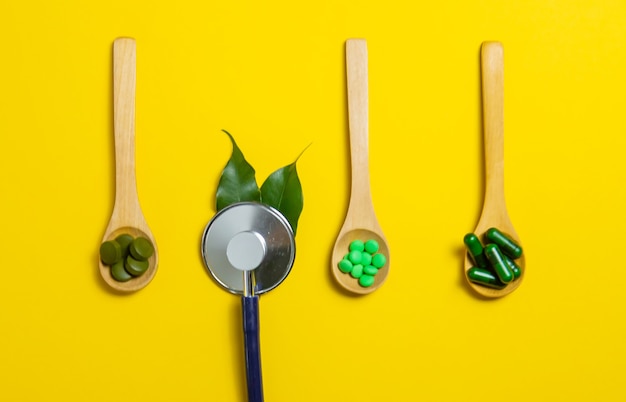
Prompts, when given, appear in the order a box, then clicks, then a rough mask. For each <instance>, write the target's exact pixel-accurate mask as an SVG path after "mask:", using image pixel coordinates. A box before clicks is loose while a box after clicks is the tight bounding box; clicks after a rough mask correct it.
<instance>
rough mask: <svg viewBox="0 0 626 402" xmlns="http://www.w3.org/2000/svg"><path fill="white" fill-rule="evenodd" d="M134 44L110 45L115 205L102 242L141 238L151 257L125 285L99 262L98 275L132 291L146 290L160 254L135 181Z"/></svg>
mask: <svg viewBox="0 0 626 402" xmlns="http://www.w3.org/2000/svg"><path fill="white" fill-rule="evenodd" d="M135 59H136V44H135V40H134V39H131V38H119V39H116V40H115V42H114V43H113V118H114V130H115V204H114V206H113V213H112V214H111V219H110V221H109V225H108V227H107V229H106V232H105V234H104V239H103V241H107V240H113V239H115V238H116V237H117V236H119V235H120V234H124V233H128V234H130V235H132V236H133V237H138V236H143V237H145V238H147V239H148V240H150V241H151V242H152V245H153V246H154V254H153V255H152V257H150V258H149V259H148V262H149V268H148V270H147V271H146V272H144V273H143V275H141V276H139V277H136V278H132V279H130V280H129V281H127V282H118V281H116V280H115V279H113V277H112V276H111V268H110V267H108V266H105V265H104V264H103V263H102V261H100V259H98V260H99V265H100V274H101V275H102V278H104V280H105V282H106V283H107V284H109V286H111V287H112V288H113V289H116V290H118V291H121V292H133V291H136V290H139V289H142V288H143V287H145V286H146V285H147V284H148V283H150V281H151V280H152V278H153V277H154V275H155V274H156V271H157V266H158V263H159V254H158V250H157V245H156V241H155V239H154V236H153V235H152V232H151V231H150V228H149V227H148V223H147V222H146V219H145V218H144V216H143V213H142V212H141V206H140V205H139V197H138V195H137V182H136V178H135V79H136V67H135Z"/></svg>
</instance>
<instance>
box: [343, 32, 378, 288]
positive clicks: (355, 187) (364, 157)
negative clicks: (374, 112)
mask: <svg viewBox="0 0 626 402" xmlns="http://www.w3.org/2000/svg"><path fill="white" fill-rule="evenodd" d="M346 65H347V81H348V115H349V116H348V120H349V126H350V158H351V162H352V165H351V168H352V187H351V191H350V202H349V204H348V212H347V213H346V218H345V221H344V224H343V227H342V228H341V230H340V231H339V235H338V236H337V240H336V242H335V247H334V249H333V252H332V256H331V265H332V266H331V269H332V273H333V276H334V278H335V279H336V281H337V283H338V284H339V285H340V286H341V287H342V288H344V289H345V290H347V291H349V292H352V293H356V294H367V293H371V292H373V291H375V290H376V289H378V288H379V287H380V286H381V285H382V284H383V283H384V282H385V279H386V278H387V275H388V274H389V261H390V259H389V245H388V244H387V240H386V239H385V235H384V234H383V230H382V229H381V227H380V224H379V223H378V220H377V219H376V213H375V212H374V206H373V203H372V195H371V191H370V178H369V163H368V74H367V43H366V41H365V39H349V40H348V41H347V42H346ZM354 240H361V241H363V242H365V241H367V240H374V241H376V243H378V250H377V252H378V253H379V254H382V255H383V256H384V257H385V259H386V261H385V264H384V265H383V266H382V267H381V268H380V269H378V271H377V273H376V274H375V275H373V277H374V281H373V283H371V284H369V286H362V285H361V284H360V283H359V280H357V279H355V278H354V277H352V276H351V275H350V274H347V273H345V272H342V271H341V270H340V269H339V262H340V261H342V259H343V258H344V256H345V255H346V254H347V253H348V251H349V247H350V244H351V243H352V242H353V241H354ZM370 279H371V278H370Z"/></svg>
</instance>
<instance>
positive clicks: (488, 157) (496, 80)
mask: <svg viewBox="0 0 626 402" xmlns="http://www.w3.org/2000/svg"><path fill="white" fill-rule="evenodd" d="M481 70H482V97H483V131H484V141H485V200H484V204H483V213H485V212H486V211H506V209H505V208H506V207H505V200H504V51H503V48H502V44H501V43H500V42H485V43H483V45H482V47H481Z"/></svg>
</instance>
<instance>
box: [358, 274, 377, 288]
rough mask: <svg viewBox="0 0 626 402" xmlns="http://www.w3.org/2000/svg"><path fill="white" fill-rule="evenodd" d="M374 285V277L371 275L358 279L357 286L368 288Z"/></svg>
mask: <svg viewBox="0 0 626 402" xmlns="http://www.w3.org/2000/svg"><path fill="white" fill-rule="evenodd" d="M373 284H374V277H373V276H372V275H366V274H364V275H362V276H361V277H360V278H359V285H361V286H363V287H364V288H368V287H370V286H372V285H373Z"/></svg>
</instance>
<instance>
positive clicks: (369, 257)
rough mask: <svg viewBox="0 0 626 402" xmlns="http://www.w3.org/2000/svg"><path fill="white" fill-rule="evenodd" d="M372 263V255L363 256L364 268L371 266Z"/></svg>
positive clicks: (362, 263)
mask: <svg viewBox="0 0 626 402" xmlns="http://www.w3.org/2000/svg"><path fill="white" fill-rule="evenodd" d="M371 263H372V255H371V254H370V253H367V252H364V253H363V254H361V265H363V266H364V267H366V266H368V265H370V264H371Z"/></svg>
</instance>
